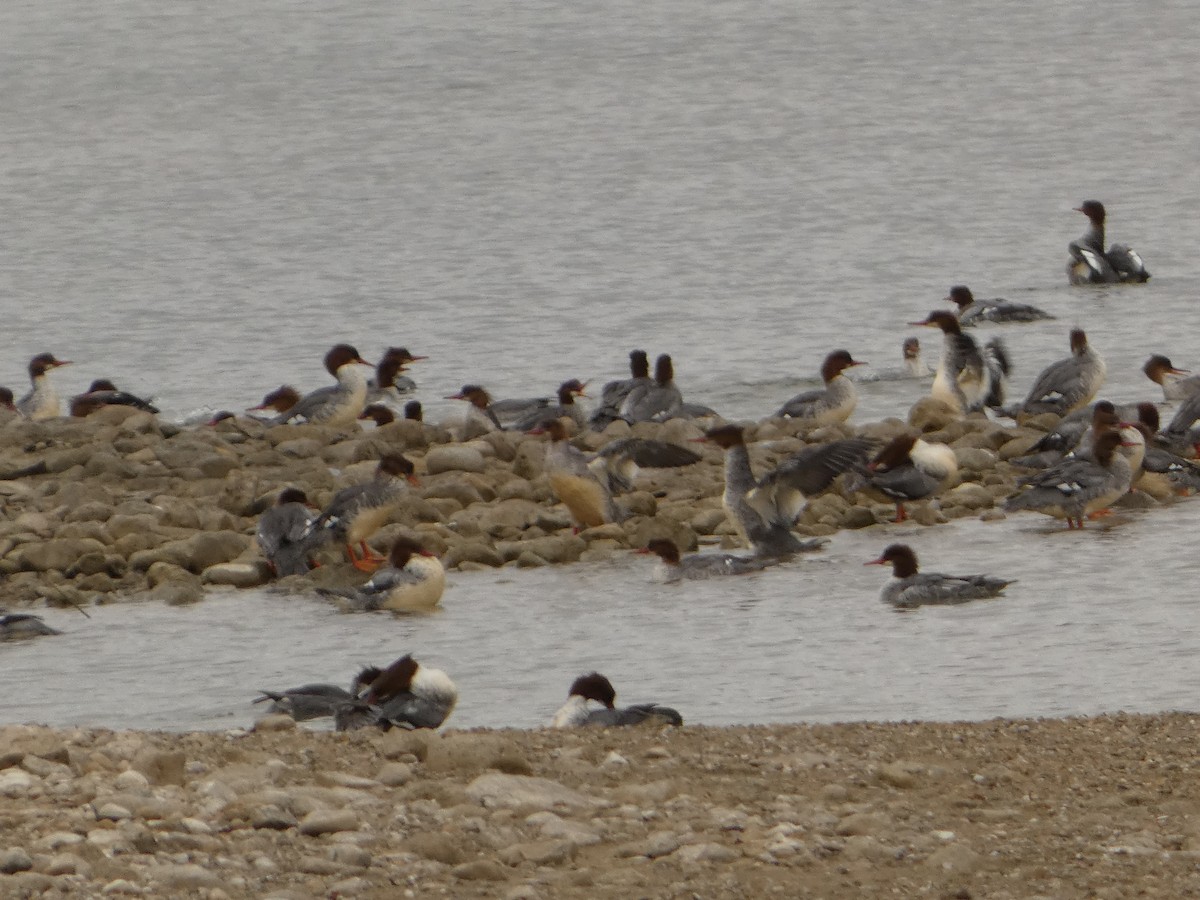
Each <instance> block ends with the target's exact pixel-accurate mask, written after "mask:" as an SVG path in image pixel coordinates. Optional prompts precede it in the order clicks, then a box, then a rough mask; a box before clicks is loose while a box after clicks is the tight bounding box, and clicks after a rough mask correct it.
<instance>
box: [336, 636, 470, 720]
mask: <svg viewBox="0 0 1200 900" xmlns="http://www.w3.org/2000/svg"><path fill="white" fill-rule="evenodd" d="M457 703H458V688H457V687H455V685H454V682H453V681H451V680H450V676H449V675H447V674H446V673H445V672H443V671H442V670H441V669H429V668H426V667H425V666H422V665H421V664H420V663H418V662H417V661H416V660H415V659H413V658H412V654H405V655H404V656H402V657H400V658H399V659H398V660H396V661H395V662H394V663H392V664H391V665H390V666H388V667H387V668H386V669H384V670H383V671H382V672H380V673H379V674H378V675H377V676H376V677H375V678H374V680H372V681H371V682H370V684H369V685H368V686H367V688H366V689H365V690H363V691H362V692H361V693H360V694H359V696H358V701H357V703H356V704H354V705H351V706H346V707H342V708H341V709H339V710H338V712H337V714H335V717H334V719H335V722H336V727H337V729H338V730H339V731H344V730H347V728H348V727H354V726H353V725H350V724H349V723H348V719H350V718H351V717H355V716H357V717H359V719H360V721H358V722H355V723H354V725H360V724H372V725H377V726H378V727H380V728H382V729H383V730H384V731H387V730H388V729H390V728H393V727H396V728H408V729H413V728H437V727H438V726H440V725H441V724H442V723H443V722H445V721H446V719H448V718H449V717H450V713H452V712H453V711H454V707H455V705H456V704H457ZM364 705H365V706H366V707H367V709H368V711H369V714H368V716H367V721H366V722H362V721H361V716H362V712H363V710H362V709H361V707H362V706H364ZM356 707H359V708H357V709H356Z"/></svg>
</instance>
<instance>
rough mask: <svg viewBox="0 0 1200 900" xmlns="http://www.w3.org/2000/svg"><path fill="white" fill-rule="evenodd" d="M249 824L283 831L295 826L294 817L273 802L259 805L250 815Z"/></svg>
mask: <svg viewBox="0 0 1200 900" xmlns="http://www.w3.org/2000/svg"><path fill="white" fill-rule="evenodd" d="M250 825H251V826H252V827H254V828H265V829H268V830H271V831H285V830H287V829H288V828H295V827H296V817H295V816H293V815H292V814H291V813H290V812H288V811H287V810H286V809H281V808H280V807H278V806H275V805H273V804H268V805H266V806H260V807H258V808H257V809H255V810H254V812H253V813H251V815H250Z"/></svg>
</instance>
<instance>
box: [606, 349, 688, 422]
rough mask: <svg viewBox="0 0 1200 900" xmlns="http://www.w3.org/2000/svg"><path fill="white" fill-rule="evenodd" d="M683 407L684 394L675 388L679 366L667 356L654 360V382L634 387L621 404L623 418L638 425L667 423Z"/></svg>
mask: <svg viewBox="0 0 1200 900" xmlns="http://www.w3.org/2000/svg"><path fill="white" fill-rule="evenodd" d="M682 406H683V394H682V393H680V391H679V388H677V387H676V386H675V364H674V363H673V362H672V361H671V357H670V355H669V354H666V353H663V354H661V355H660V356H659V357H658V359H656V360H655V361H654V382H653V383H652V384H641V385H638V386H636V387H634V388H633V389H632V390H631V391H630V392H629V394H628V396H626V397H625V402H624V403H622V404H621V418H623V419H625V421H627V422H629V423H630V424H633V423H635V422H649V421H652V420H653V421H657V422H665V421H666V420H667V419H669V418H671V417H672V416H674V415H675V414H676V413H677V412H678V411H679V409H680V407H682Z"/></svg>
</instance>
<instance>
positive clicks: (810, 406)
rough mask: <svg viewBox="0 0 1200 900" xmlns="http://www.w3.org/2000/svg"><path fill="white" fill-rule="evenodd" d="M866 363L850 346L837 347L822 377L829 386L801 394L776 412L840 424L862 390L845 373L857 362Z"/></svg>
mask: <svg viewBox="0 0 1200 900" xmlns="http://www.w3.org/2000/svg"><path fill="white" fill-rule="evenodd" d="M861 365H865V363H862V362H860V361H858V360H856V359H854V358H853V357H852V356H851V355H850V351H848V350H834V351H833V352H832V353H830V354H829V355H828V356H826V357H825V362H824V363H822V365H821V380H822V381H824V382H825V387H824V388H822V389H821V390H816V391H805V392H804V393H802V394H797V395H796V396H795V397H793V398H792V399H791V400H789V401H788V402H787V403H785V404H783V406H781V407H780V408H779V412H777V413H775V415H776V416H785V417H787V418H789V419H800V420H802V421H804V422H805V423H806V424H808V425H812V426H813V427H818V426H821V425H840V424H841V423H842V422H845V421H846V420H847V419H849V418H850V414H851V413H852V412H854V407H855V406H856V405H857V404H858V390H857V389H856V388H855V387H854V382H853V381H851V380H850V379H849V378H847V377H846V376H845V375H844V374H843V373H844V372H845V371H846V369H849V368H851V367H853V366H861Z"/></svg>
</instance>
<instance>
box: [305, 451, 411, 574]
mask: <svg viewBox="0 0 1200 900" xmlns="http://www.w3.org/2000/svg"><path fill="white" fill-rule="evenodd" d="M413 472H414V467H413V464H412V462H411V461H410V460H409V459H408V458H407V457H405V456H402V455H400V454H398V453H397V454H391V455H388V456H384V457H383V458H382V459H380V460H379V465H378V466H377V467H376V468H375V477H374V478H373V479H372V480H370V481H368V482H365V483H363V484H355V485H351V486H350V487H347V488H342V489H341V490H340V491H338V492H337V493H336V494H334V495H333V499H332V500H331V501H330V503H329V505H328V506H327V507H325V511H324V512H322V513H321V514H320V515H319V516H317V518H316V519H314V520H313V523H312V524H311V525H310V526H309V530H308V534H307V535H305V538H304V541H305V543H306V546H307V547H308V548H309V549H315V548H316V547H319V546H321V545H322V544H325V543H327V542H330V541H337V542H338V543H341V544H345V546H346V555H347V557H349V559H350V564H351V565H353V566H354V568H356V569H360V570H362V571H364V572H373V571H374V570H375V569H376V568H378V566H379V564H380V563H381V562H384V561H385V558H384V557H382V556H374V555H372V553H371V551H370V549H369V548H368V547H367V538H369V537H370V536H371V535H373V534H374V533H375V532H376V531H378V530H379V529H380V528H382V527H383V526H384V525H385V524H386V523H387V521H388V520H389V519H390V518H391V517H392V513H393V512H395V511H396V508H397V507H398V506H399V505H400V502H401V501H402V500H403V499H404V495H405V492H406V487H405V484H404V482H403V481H401V480H400V479H406V480H407V481H408V482H410V483H412V484H416V483H417V479H416V476H415V475H414V474H413ZM355 544H357V545H358V546H359V547H360V548H361V549H362V553H363V555H362V557H361V558H359V557H357V556H355V553H354V545H355Z"/></svg>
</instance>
